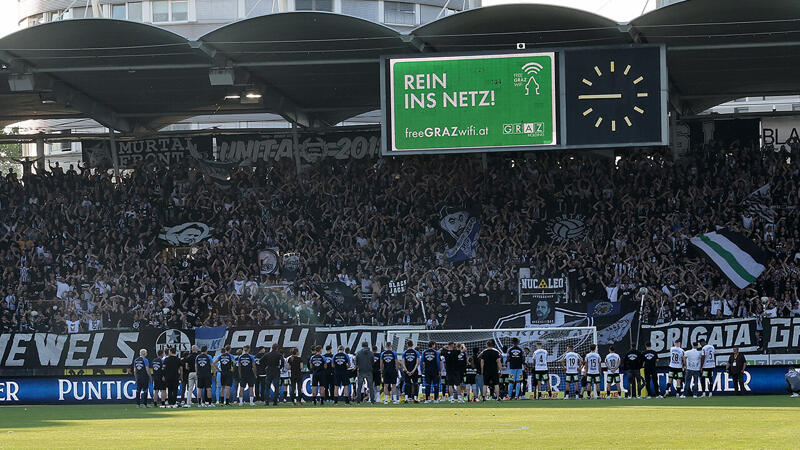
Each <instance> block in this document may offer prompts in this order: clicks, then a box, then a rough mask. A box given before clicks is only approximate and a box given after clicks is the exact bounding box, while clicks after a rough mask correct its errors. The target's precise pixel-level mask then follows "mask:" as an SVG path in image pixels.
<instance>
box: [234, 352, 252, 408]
mask: <svg viewBox="0 0 800 450" xmlns="http://www.w3.org/2000/svg"><path fill="white" fill-rule="evenodd" d="M236 366H237V372H238V373H239V405H242V404H244V391H245V390H248V389H249V391H250V405H251V406H252V405H255V395H256V360H255V358H253V355H251V354H250V346H249V345H245V346H244V348H242V354H241V355H239V358H238V359H237V360H236Z"/></svg>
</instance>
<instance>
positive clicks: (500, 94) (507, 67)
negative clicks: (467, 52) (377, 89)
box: [384, 52, 557, 153]
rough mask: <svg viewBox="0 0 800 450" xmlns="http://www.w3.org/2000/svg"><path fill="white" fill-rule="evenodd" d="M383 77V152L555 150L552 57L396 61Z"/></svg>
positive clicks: (526, 55)
mask: <svg viewBox="0 0 800 450" xmlns="http://www.w3.org/2000/svg"><path fill="white" fill-rule="evenodd" d="M384 70H385V71H386V73H385V76H388V79H386V82H387V84H388V86H387V87H388V89H387V91H388V98H384V104H385V106H386V109H385V110H386V111H387V116H388V117H387V120H388V122H389V123H388V126H389V129H388V135H386V136H387V138H388V139H389V140H388V145H387V147H386V148H387V150H388V151H389V152H402V153H414V152H429V151H437V152H440V151H442V150H445V151H447V150H452V151H469V150H482V151H486V150H491V149H497V150H508V149H509V148H513V147H522V146H526V147H527V146H552V145H556V143H557V142H556V130H557V128H556V82H555V80H556V76H555V73H556V72H555V53H552V52H549V53H517V54H513V55H508V54H505V55H502V54H501V55H472V56H449V57H433V58H397V59H389V60H387V62H386V65H385V66H384ZM384 95H386V94H384Z"/></svg>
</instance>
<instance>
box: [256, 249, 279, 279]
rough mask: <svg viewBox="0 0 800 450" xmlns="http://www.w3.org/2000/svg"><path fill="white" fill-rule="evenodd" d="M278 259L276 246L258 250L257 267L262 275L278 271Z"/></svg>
mask: <svg viewBox="0 0 800 450" xmlns="http://www.w3.org/2000/svg"><path fill="white" fill-rule="evenodd" d="M279 261H280V259H279V257H278V249H277V248H274V247H273V248H267V249H264V250H261V251H260V252H258V267H259V269H260V271H261V274H262V275H269V274H273V273H278V269H279V266H280V264H279Z"/></svg>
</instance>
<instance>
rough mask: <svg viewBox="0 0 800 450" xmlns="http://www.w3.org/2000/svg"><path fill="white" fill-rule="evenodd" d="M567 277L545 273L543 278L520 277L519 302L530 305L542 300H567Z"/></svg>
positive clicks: (556, 301) (560, 301)
mask: <svg viewBox="0 0 800 450" xmlns="http://www.w3.org/2000/svg"><path fill="white" fill-rule="evenodd" d="M568 284H569V283H568V282H567V277H565V276H559V275H555V274H553V275H543V276H542V277H541V278H527V277H526V278H523V277H520V279H519V303H520V304H521V305H529V304H532V303H536V302H538V301H540V300H545V301H549V302H553V303H562V302H565V301H567V286H568Z"/></svg>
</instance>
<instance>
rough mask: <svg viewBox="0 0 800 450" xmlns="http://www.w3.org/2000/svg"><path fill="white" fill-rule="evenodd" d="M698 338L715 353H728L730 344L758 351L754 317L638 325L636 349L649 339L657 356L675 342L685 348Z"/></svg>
mask: <svg viewBox="0 0 800 450" xmlns="http://www.w3.org/2000/svg"><path fill="white" fill-rule="evenodd" d="M698 339H705V340H706V341H707V342H708V343H709V344H711V345H713V346H714V347H715V348H716V350H717V353H718V354H726V353H732V352H733V347H739V350H740V351H742V352H754V351H756V350H758V338H757V336H756V319H755V318H752V317H749V318H741V319H724V320H706V321H704V320H698V321H682V320H678V321H674V322H667V323H662V324H659V325H642V332H641V336H640V338H639V341H640V348H644V346H645V344H647V343H648V342H649V343H650V345H652V346H653V350H654V351H656V352H658V354H659V356H660V357H665V356H667V355H668V354H669V349H670V348H671V347H672V346H673V345H674V344H675V343H677V344H678V345H679V346H680V347H681V348H683V349H686V348H689V347H691V345H692V343H693V342H697V340H698Z"/></svg>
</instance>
